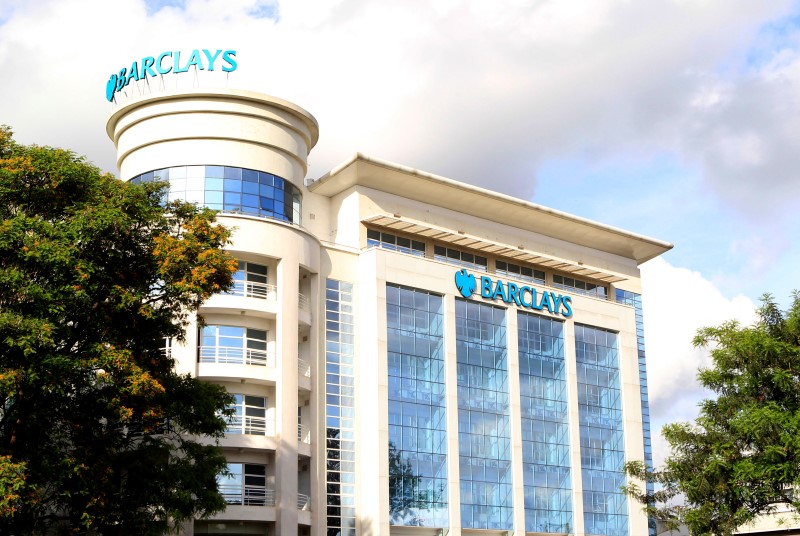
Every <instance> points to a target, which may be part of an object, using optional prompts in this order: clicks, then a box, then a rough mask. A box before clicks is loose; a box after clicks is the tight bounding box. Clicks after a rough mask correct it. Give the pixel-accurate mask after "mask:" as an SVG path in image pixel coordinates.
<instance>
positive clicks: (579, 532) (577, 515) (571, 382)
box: [564, 321, 584, 536]
mask: <svg viewBox="0 0 800 536" xmlns="http://www.w3.org/2000/svg"><path fill="white" fill-rule="evenodd" d="M564 366H565V368H566V378H567V408H568V412H569V449H570V460H569V461H570V476H571V477H572V521H573V525H574V531H573V532H574V533H575V536H583V534H584V525H583V476H582V475H581V428H580V420H579V416H578V370H577V362H576V361H575V323H574V322H572V321H567V322H564Z"/></svg>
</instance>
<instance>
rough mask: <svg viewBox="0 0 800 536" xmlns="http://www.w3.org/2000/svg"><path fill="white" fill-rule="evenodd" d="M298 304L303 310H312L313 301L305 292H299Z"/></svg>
mask: <svg viewBox="0 0 800 536" xmlns="http://www.w3.org/2000/svg"><path fill="white" fill-rule="evenodd" d="M297 305H298V307H299V308H300V310H301V311H308V312H310V311H311V302H310V301H309V299H308V296H306V295H305V294H301V293H298V294H297Z"/></svg>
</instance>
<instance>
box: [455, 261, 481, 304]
mask: <svg viewBox="0 0 800 536" xmlns="http://www.w3.org/2000/svg"><path fill="white" fill-rule="evenodd" d="M456 288H457V289H458V291H459V292H460V293H461V295H462V296H464V297H465V298H469V297H470V296H472V293H473V292H475V288H476V284H475V276H474V275H472V274H468V273H467V270H466V269H464V268H462V269H461V270H460V271H458V272H456Z"/></svg>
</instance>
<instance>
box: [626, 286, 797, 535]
mask: <svg viewBox="0 0 800 536" xmlns="http://www.w3.org/2000/svg"><path fill="white" fill-rule="evenodd" d="M694 344H695V346H696V347H704V348H709V349H710V353H711V359H712V363H713V365H712V366H711V367H710V368H708V369H701V370H700V372H699V373H698V376H697V377H698V380H699V381H700V383H701V384H702V385H703V386H704V387H706V388H707V389H709V390H711V391H713V392H714V393H716V397H715V398H713V399H708V400H704V401H703V402H701V403H700V415H699V417H698V418H697V419H696V420H695V422H694V423H675V424H669V425H666V426H665V427H664V429H663V431H662V433H663V435H664V437H665V438H666V440H667V442H668V443H669V444H670V446H671V448H672V451H671V455H670V456H669V457H668V458H667V459H666V461H665V463H664V466H663V467H662V468H660V469H659V470H657V471H649V470H647V468H646V467H645V466H644V464H643V463H641V462H634V463H631V464H628V466H627V469H628V473H629V474H630V475H631V476H634V477H637V478H640V479H649V480H650V481H652V482H655V483H657V484H660V485H661V489H660V491H657V492H655V493H654V494H647V493H644V492H642V491H641V490H640V489H639V488H638V487H637V486H635V485H630V486H628V492H629V494H630V495H631V496H632V497H634V498H636V499H638V500H639V501H640V502H642V503H644V504H645V505H646V510H647V511H649V513H650V514H651V515H655V516H656V517H657V518H660V519H662V520H665V521H666V522H667V524H668V526H671V527H677V526H678V525H680V524H682V523H685V524H686V525H687V526H688V528H689V530H690V531H691V533H692V534H696V535H706V534H711V535H715V536H723V535H724V536H727V535H730V534H733V533H734V531H735V530H736V529H737V528H738V527H741V526H742V525H745V524H747V523H748V522H750V521H752V520H754V519H755V518H756V517H757V516H759V515H761V514H766V513H770V512H772V511H774V510H775V509H776V508H777V507H778V506H780V505H787V506H789V507H790V508H791V509H793V510H794V511H795V512H797V511H798V509H799V508H800V494H798V493H797V492H796V490H798V489H800V294H799V293H797V292H795V293H794V295H793V300H792V304H791V306H790V308H789V310H788V311H786V312H785V313H783V312H781V311H780V309H779V308H778V306H777V305H776V304H775V301H774V300H773V298H772V296H770V295H769V294H766V295H764V296H763V297H762V306H761V307H760V308H759V309H758V319H757V321H756V323H755V324H754V325H753V326H750V327H742V326H741V325H739V324H738V323H736V322H733V321H732V322H727V323H725V324H722V325H721V326H719V327H712V328H703V329H701V330H699V331H698V333H697V336H696V337H695V339H694ZM670 504H671V506H665V505H670Z"/></svg>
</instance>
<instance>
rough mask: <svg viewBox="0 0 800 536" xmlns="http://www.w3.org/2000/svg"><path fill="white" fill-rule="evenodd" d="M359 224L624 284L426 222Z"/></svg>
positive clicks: (384, 219)
mask: <svg viewBox="0 0 800 536" xmlns="http://www.w3.org/2000/svg"><path fill="white" fill-rule="evenodd" d="M362 222H363V223H365V224H369V225H372V226H375V227H380V228H382V229H391V230H393V231H399V232H403V233H408V234H411V235H414V236H422V237H425V238H431V239H433V240H437V241H439V242H444V243H447V244H453V245H455V246H460V247H465V248H470V249H474V250H477V251H480V252H482V253H486V254H488V255H495V256H498V257H503V258H507V259H509V260H516V261H523V262H527V263H530V264H536V265H539V266H544V267H546V268H550V269H552V270H558V271H560V272H566V273H569V274H572V275H576V276H579V277H586V278H591V279H595V280H599V281H603V282H604V283H617V282H618V281H624V280H626V279H628V278H627V277H621V276H620V275H619V274H614V273H612V272H606V271H602V270H597V269H595V268H588V267H586V266H584V265H582V264H577V263H573V262H568V261H565V260H563V259H556V258H553V257H548V256H546V255H541V254H539V253H533V252H531V251H526V250H524V249H521V248H519V247H512V246H509V245H503V244H498V243H496V242H488V241H486V240H482V239H480V238H477V237H474V236H470V235H467V234H462V233H458V232H453V231H450V230H447V229H442V228H439V227H435V226H433V225H430V224H427V223H421V222H415V221H412V220H409V219H408V218H398V217H395V216H386V215H381V214H379V215H375V216H371V217H369V218H366V219H364V220H362Z"/></svg>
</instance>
